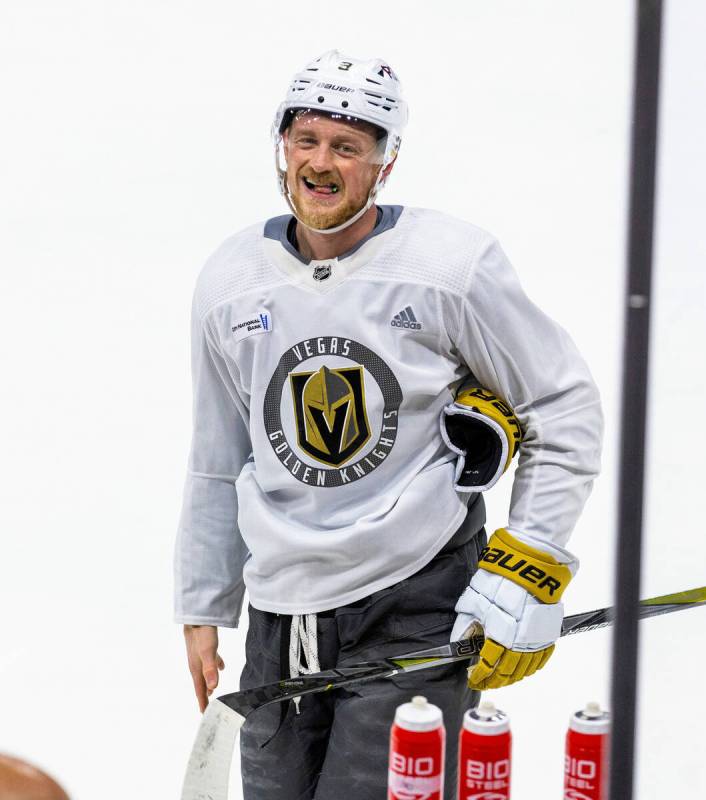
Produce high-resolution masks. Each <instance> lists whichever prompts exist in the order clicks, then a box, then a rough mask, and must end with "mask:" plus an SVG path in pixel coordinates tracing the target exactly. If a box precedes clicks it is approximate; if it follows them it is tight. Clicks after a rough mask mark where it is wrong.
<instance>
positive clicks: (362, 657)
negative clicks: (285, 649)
mask: <svg viewBox="0 0 706 800" xmlns="http://www.w3.org/2000/svg"><path fill="white" fill-rule="evenodd" d="M456 538H457V537H456V536H454V537H453V539H452V540H451V541H450V542H449V544H447V545H446V547H445V548H444V549H443V550H442V551H441V552H440V553H439V554H438V555H437V556H435V557H434V558H433V559H432V561H431V562H429V564H427V565H426V566H425V567H424V568H423V569H422V570H420V571H419V572H417V573H416V574H414V575H412V576H411V577H409V578H407V579H406V580H403V581H401V582H400V583H397V584H395V585H394V586H390V587H388V588H387V589H382V590H380V591H378V592H375V593H374V594H372V595H370V596H369V597H366V598H364V599H363V600H359V601H357V602H355V603H351V604H350V605H347V606H341V607H339V608H336V609H333V610H331V611H326V612H322V613H320V614H319V615H318V620H317V635H318V647H319V662H320V666H321V669H331V668H334V667H345V666H349V665H351V664H354V663H356V662H360V661H369V660H373V659H377V658H381V657H390V656H396V655H401V654H402V653H406V652H410V651H414V650H422V649H424V648H427V647H434V646H438V645H442V644H446V643H447V642H448V641H449V635H450V633H451V628H452V626H453V623H454V620H455V617H456V615H455V612H454V605H455V604H456V602H457V600H458V598H459V597H460V595H461V593H462V592H463V590H464V589H465V588H466V586H467V585H468V581H469V579H470V577H471V575H472V574H473V572H474V571H475V569H476V568H477V564H478V555H479V552H480V550H481V548H482V547H483V546H484V545H485V541H486V537H485V531H484V530H481V531H480V532H479V533H477V534H476V535H475V536H474V537H473V538H471V539H470V541H467V542H466V543H465V544H463V545H461V546H458V545H456V544H455V542H454V540H455V539H456ZM249 617H250V620H249V628H248V633H247V642H246V664H245V669H244V670H243V673H242V676H241V680H240V688H241V689H250V688H253V687H256V686H261V685H262V684H265V683H271V682H274V681H277V680H280V679H281V678H282V677H283V675H284V674H285V672H286V671H285V669H284V667H283V659H282V653H281V649H282V642H283V637H288V631H289V627H290V624H291V617H290V616H287V615H284V614H282V615H280V614H271V613H268V612H264V611H258V610H257V609H254V608H252V606H251V607H250V608H249ZM286 641H288V638H287V639H286ZM467 667H468V662H460V663H458V664H452V665H449V666H447V667H438V668H435V669H430V670H422V671H419V672H412V673H408V674H406V675H397V676H395V677H393V678H389V679H383V680H374V681H371V682H369V683H364V684H361V685H359V686H355V687H352V688H351V689H350V690H346V689H338V690H335V691H333V692H331V693H322V694H312V695H305V696H304V697H302V698H301V702H300V713H298V714H297V713H296V708H295V706H294V703H291V702H290V703H289V704H288V706H287V707H285V711H286V716H285V715H284V712H283V710H282V708H281V704H274V705H271V706H266V707H265V708H262V709H260V710H258V711H256V712H255V713H254V714H252V715H251V716H249V717H248V721H247V724H246V725H245V727H244V728H243V729H242V731H241V737H240V747H241V768H242V775H243V797H244V800H385V798H386V796H387V795H386V791H387V769H388V748H389V736H390V726H391V725H392V721H393V718H394V713H395V709H396V707H397V706H398V705H400V703H404V702H408V701H409V700H411V698H412V697H413V696H414V695H417V694H422V695H424V696H425V697H426V698H427V699H428V700H429V701H430V702H431V703H434V704H435V705H437V706H439V707H440V708H441V709H442V711H443V713H444V723H445V725H446V730H447V737H446V742H447V745H446V783H445V793H444V800H453V799H454V798H455V797H456V771H457V767H456V761H457V745H458V732H459V730H460V727H461V721H462V717H463V713H464V711H465V710H466V709H468V708H470V707H472V706H474V705H476V704H477V703H478V699H479V694H478V693H477V692H471V691H470V689H468V688H467V686H466V669H467ZM286 675H287V677H288V673H286Z"/></svg>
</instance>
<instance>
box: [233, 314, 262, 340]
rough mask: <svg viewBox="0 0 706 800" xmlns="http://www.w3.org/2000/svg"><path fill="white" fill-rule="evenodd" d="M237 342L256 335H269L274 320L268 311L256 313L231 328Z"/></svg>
mask: <svg viewBox="0 0 706 800" xmlns="http://www.w3.org/2000/svg"><path fill="white" fill-rule="evenodd" d="M230 329H231V331H232V332H233V338H234V339H235V341H236V342H239V341H240V340H241V339H246V338H247V337H248V336H254V335H255V334H256V333H269V332H270V331H271V330H272V318H271V317H270V315H269V314H268V313H267V311H255V312H253V313H252V314H248V316H246V317H243V318H242V319H240V320H239V321H238V322H235V323H233V324H232V325H231V326H230Z"/></svg>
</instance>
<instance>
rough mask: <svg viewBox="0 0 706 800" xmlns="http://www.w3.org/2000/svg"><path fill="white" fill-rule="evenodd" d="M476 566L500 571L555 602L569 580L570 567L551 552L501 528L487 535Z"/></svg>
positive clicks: (538, 594) (501, 575) (530, 590)
mask: <svg viewBox="0 0 706 800" xmlns="http://www.w3.org/2000/svg"><path fill="white" fill-rule="evenodd" d="M478 566H479V567H481V568H482V569H484V570H486V571H487V572H491V573H494V574H495V575H499V576H500V577H502V578H505V579H507V580H509V581H512V582H513V583H516V584H517V585H518V586H521V587H522V588H523V589H524V590H525V591H527V592H529V593H530V594H531V595H533V596H534V597H536V598H537V599H538V600H539V601H540V602H542V603H547V604H550V605H551V604H554V603H558V602H559V600H560V599H561V596H562V594H563V593H564V590H565V589H566V587H567V585H568V583H569V581H570V580H571V577H572V575H571V570H570V569H569V566H568V565H566V564H560V563H559V562H558V561H557V560H556V559H555V558H554V557H553V556H551V555H549V554H548V553H544V552H543V551H541V550H537V549H536V548H534V547H531V546H530V545H528V544H525V542H521V541H520V540H519V539H516V538H515V537H514V536H512V535H511V534H510V533H508V532H507V531H506V530H505V529H504V528H499V529H498V530H497V531H495V533H494V534H493V535H492V536H491V537H490V541H489V542H488V545H487V546H486V547H484V548H483V550H482V551H481V554H480V559H479V562H478Z"/></svg>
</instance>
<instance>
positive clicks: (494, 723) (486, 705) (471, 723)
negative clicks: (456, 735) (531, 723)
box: [463, 700, 510, 736]
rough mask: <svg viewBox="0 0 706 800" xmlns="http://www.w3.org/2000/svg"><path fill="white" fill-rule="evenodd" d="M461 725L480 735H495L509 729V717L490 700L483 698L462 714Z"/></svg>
mask: <svg viewBox="0 0 706 800" xmlns="http://www.w3.org/2000/svg"><path fill="white" fill-rule="evenodd" d="M463 727H464V728H465V729H466V730H467V731H472V732H473V733H479V734H481V736H497V734H499V733H505V731H509V730H510V719H509V717H508V715H507V714H506V713H505V712H504V711H499V710H498V709H497V708H496V707H495V704H494V703H493V702H492V701H490V700H484V701H483V702H482V703H481V704H480V705H479V706H478V707H477V708H470V709H469V710H468V711H466V713H465V714H464V715H463Z"/></svg>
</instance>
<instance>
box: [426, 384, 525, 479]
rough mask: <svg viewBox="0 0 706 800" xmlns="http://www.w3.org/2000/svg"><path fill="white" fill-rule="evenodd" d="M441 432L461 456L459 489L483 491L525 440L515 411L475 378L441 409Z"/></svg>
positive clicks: (445, 440)
mask: <svg viewBox="0 0 706 800" xmlns="http://www.w3.org/2000/svg"><path fill="white" fill-rule="evenodd" d="M441 435H442V437H443V439H444V442H445V443H446V446H447V447H448V448H449V450H451V451H452V452H454V453H456V455H457V456H458V458H457V460H456V475H455V478H454V488H455V489H456V490H457V491H459V492H484V491H485V490H486V489H490V487H491V486H493V485H495V484H496V483H497V482H498V480H499V479H500V476H501V475H502V474H503V472H505V470H506V469H507V468H508V467H509V466H510V462H511V461H512V458H513V456H514V455H515V453H517V451H518V449H519V447H520V441H521V440H522V430H521V428H520V423H519V422H518V421H517V417H515V413H514V411H513V410H512V409H511V408H510V406H509V405H508V404H507V403H506V402H505V401H504V400H502V399H501V398H499V397H498V396H497V395H494V394H493V393H492V392H490V391H488V390H487V389H484V388H483V387H482V386H480V385H479V384H478V383H477V382H476V381H475V380H474V381H473V382H471V383H468V382H467V383H465V384H464V385H463V386H462V387H461V388H460V390H459V392H458V394H457V395H456V400H455V401H454V402H453V403H449V405H447V406H446V407H445V408H444V409H443V410H442V412H441Z"/></svg>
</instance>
